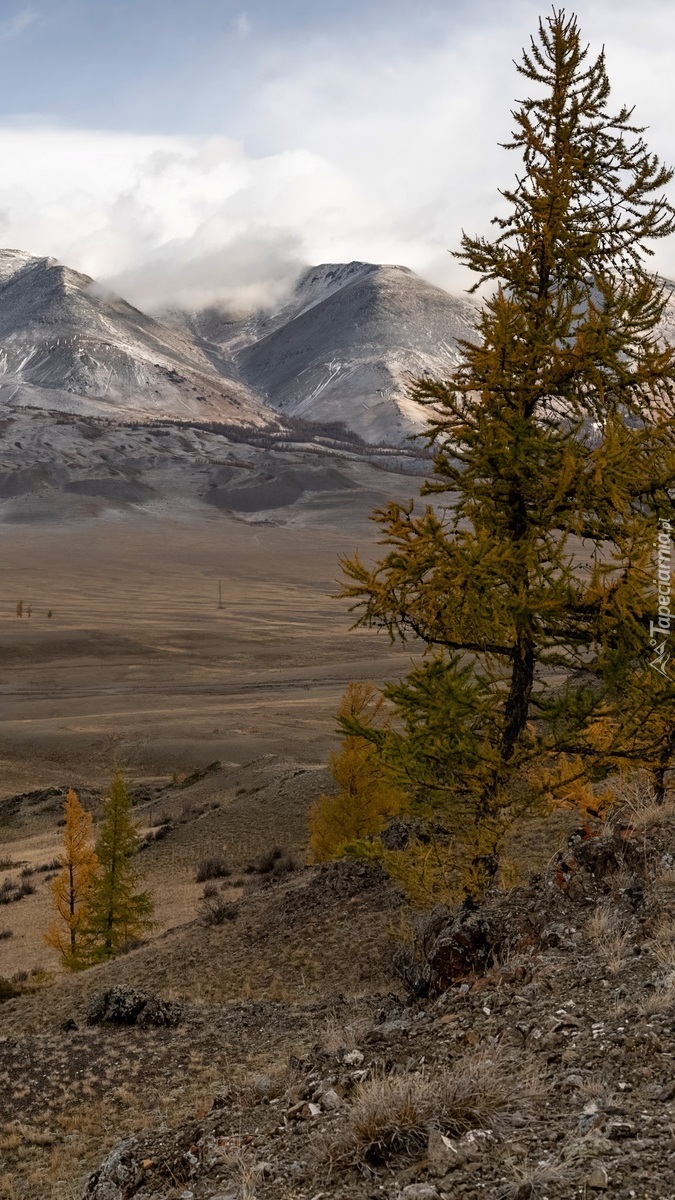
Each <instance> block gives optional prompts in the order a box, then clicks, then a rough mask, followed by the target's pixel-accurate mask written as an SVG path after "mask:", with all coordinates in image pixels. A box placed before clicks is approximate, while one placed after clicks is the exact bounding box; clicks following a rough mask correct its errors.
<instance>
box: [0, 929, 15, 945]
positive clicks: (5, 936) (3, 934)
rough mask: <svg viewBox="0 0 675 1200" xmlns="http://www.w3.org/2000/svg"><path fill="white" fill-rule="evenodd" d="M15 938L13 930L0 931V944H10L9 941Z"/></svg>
mask: <svg viewBox="0 0 675 1200" xmlns="http://www.w3.org/2000/svg"><path fill="white" fill-rule="evenodd" d="M13 937H14V930H13V929H0V942H8V941H9V939H10V938H13Z"/></svg>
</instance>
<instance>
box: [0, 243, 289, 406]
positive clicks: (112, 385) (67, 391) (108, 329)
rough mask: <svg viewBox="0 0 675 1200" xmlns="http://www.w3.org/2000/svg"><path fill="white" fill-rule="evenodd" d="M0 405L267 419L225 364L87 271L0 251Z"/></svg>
mask: <svg viewBox="0 0 675 1200" xmlns="http://www.w3.org/2000/svg"><path fill="white" fill-rule="evenodd" d="M0 407H1V408H4V409H5V410H7V409H8V408H9V409H12V408H13V409H16V408H20V407H31V408H43V409H49V410H57V411H62V412H68V413H79V414H83V415H86V414H89V415H94V416H107V417H111V418H113V419H115V418H116V417H117V418H122V419H124V420H128V419H133V418H138V419H141V420H143V419H148V418H150V417H157V416H163V417H174V418H185V419H189V418H193V419H194V418H202V419H204V420H220V421H225V422H234V423H239V424H249V425H250V424H253V425H262V424H266V423H269V421H270V416H271V414H270V412H269V409H266V408H265V407H264V406H263V405H262V404H261V403H260V402H259V401H258V400H257V398H256V397H255V396H254V395H253V394H252V393H251V391H250V389H248V388H247V387H246V385H245V384H242V383H241V382H239V381H237V380H236V379H234V378H233V376H232V372H231V370H230V368H229V367H228V365H227V363H226V362H224V361H221V360H220V358H219V357H218V355H217V354H216V353H214V352H210V351H209V349H208V347H206V346H205V345H204V344H203V343H201V342H200V341H199V340H197V339H195V338H194V337H191V336H190V335H189V334H188V333H183V332H181V331H179V330H176V329H169V328H168V327H167V326H165V325H162V324H160V322H158V321H156V320H155V319H154V318H153V317H149V316H147V315H146V314H145V313H142V312H139V310H138V309H135V308H132V306H131V305H130V304H127V303H126V301H125V300H122V299H120V297H118V296H115V295H112V294H110V293H107V292H105V291H104V289H103V288H101V287H99V286H98V285H97V284H95V283H94V281H93V280H92V279H90V278H89V276H87V275H82V274H80V273H79V272H77V271H72V270H70V269H69V268H68V267H64V266H62V265H61V264H59V263H58V262H56V260H55V259H52V258H34V257H33V256H31V255H29V254H25V253H23V252H22V251H17V250H2V251H0Z"/></svg>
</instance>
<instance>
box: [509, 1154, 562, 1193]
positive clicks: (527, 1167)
mask: <svg viewBox="0 0 675 1200" xmlns="http://www.w3.org/2000/svg"><path fill="white" fill-rule="evenodd" d="M504 1171H505V1174H507V1175H511V1176H512V1179H511V1180H510V1181H509V1183H507V1184H506V1187H505V1188H504V1190H503V1191H502V1192H500V1193H499V1200H535V1197H537V1196H545V1195H546V1193H547V1192H548V1190H549V1188H550V1187H551V1185H552V1184H557V1183H565V1182H566V1181H567V1180H569V1179H570V1175H571V1173H570V1169H569V1167H567V1166H565V1165H564V1164H563V1163H562V1162H561V1161H560V1159H558V1158H556V1159H554V1160H553V1161H552V1162H548V1163H547V1162H537V1163H522V1162H514V1161H513V1160H512V1159H508V1158H507V1159H506V1161H505V1162H504Z"/></svg>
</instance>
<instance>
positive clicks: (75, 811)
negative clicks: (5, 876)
mask: <svg viewBox="0 0 675 1200" xmlns="http://www.w3.org/2000/svg"><path fill="white" fill-rule="evenodd" d="M64 815H65V819H66V823H65V826H64V830H63V852H62V855H61V870H60V872H59V874H58V875H57V876H56V878H55V879H54V880H53V881H52V885H51V888H52V897H53V901H54V908H55V909H56V914H57V915H56V918H55V919H54V921H53V922H52V924H51V925H50V927H49V930H48V931H47V933H46V934H45V941H46V942H47V945H48V946H53V947H54V949H55V950H58V951H59V953H60V955H61V957H62V959H63V963H64V966H66V967H67V968H68V970H69V971H76V970H80V969H81V968H82V967H86V966H88V965H89V962H90V961H91V959H90V949H91V947H90V944H89V936H88V932H87V923H88V906H89V901H90V897H91V893H92V888H93V885H94V882H95V880H96V878H97V874H98V869H99V862H98V857H97V855H96V851H95V850H94V839H93V831H92V818H91V813H89V812H87V811H86V810H85V809H84V808H83V807H82V805H81V804H80V801H79V799H78V796H77V792H74V791H73V790H72V788H71V790H70V791H69V792H68V795H67V796H66V800H65V803H64Z"/></svg>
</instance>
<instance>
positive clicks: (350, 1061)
mask: <svg viewBox="0 0 675 1200" xmlns="http://www.w3.org/2000/svg"><path fill="white" fill-rule="evenodd" d="M342 1061H343V1062H344V1063H346V1064H347V1066H348V1067H360V1066H361V1063H362V1062H363V1054H362V1053H361V1051H360V1050H350V1051H349V1052H348V1053H347V1054H345V1056H344V1058H343V1060H342Z"/></svg>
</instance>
